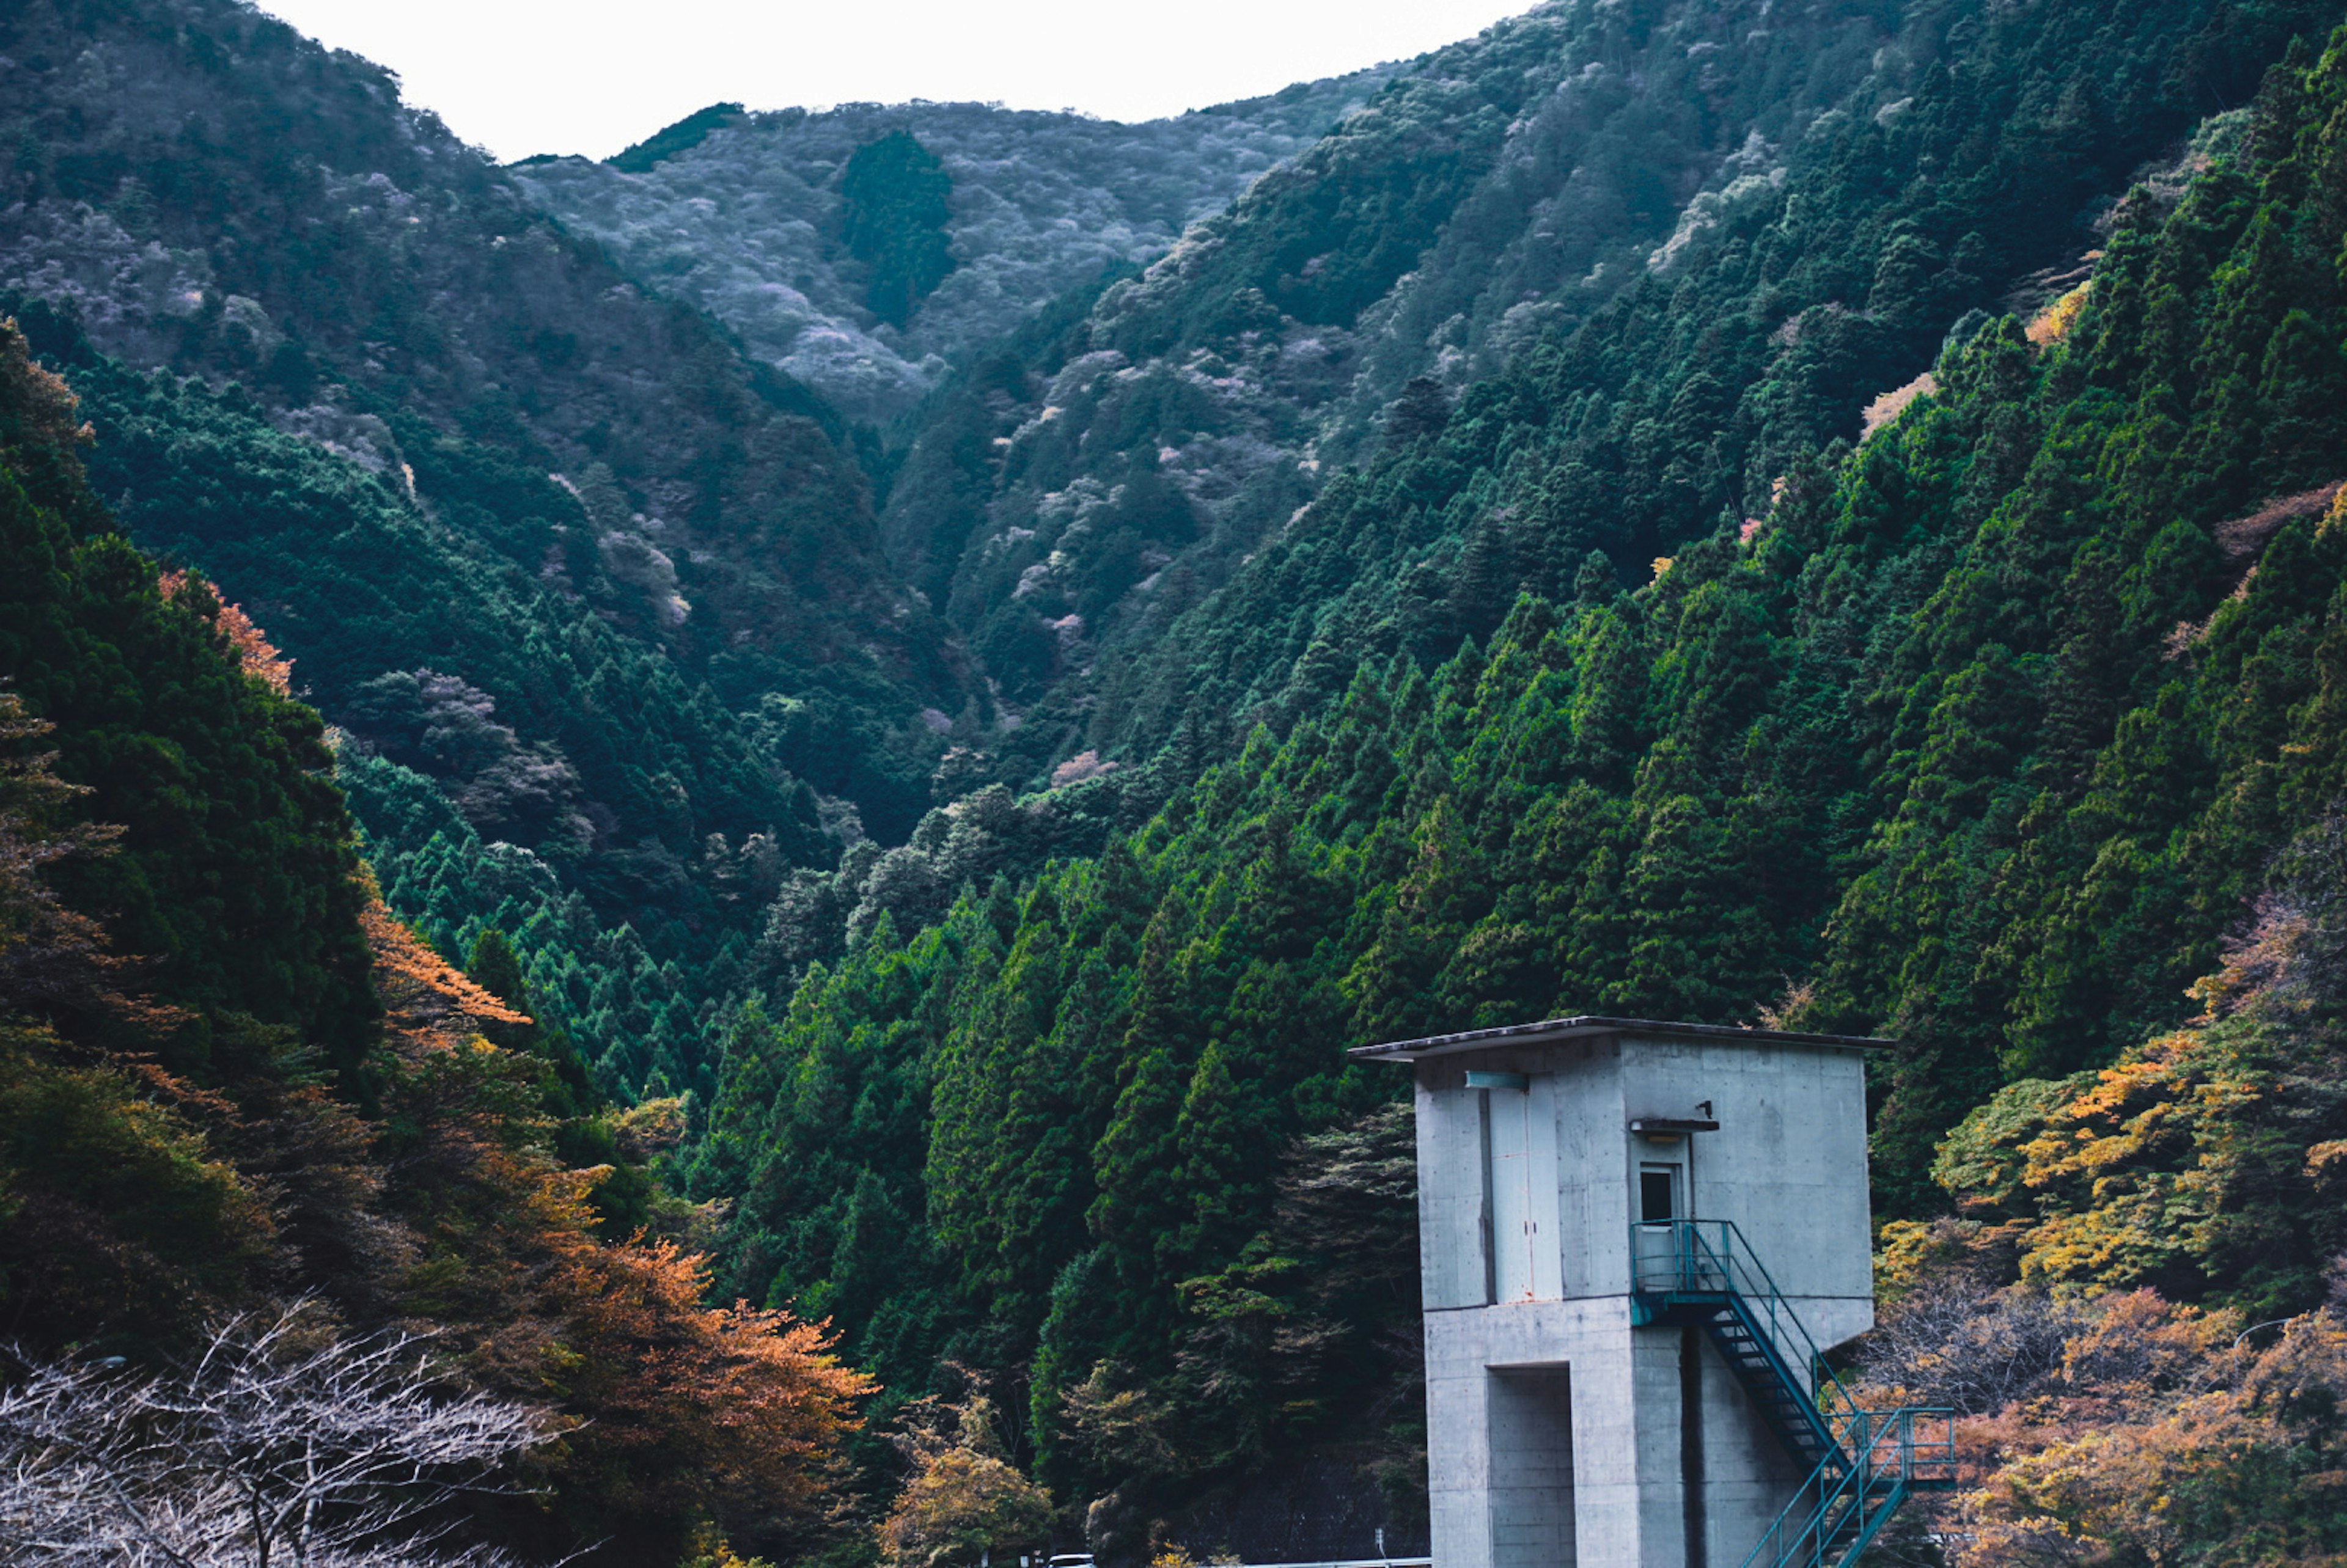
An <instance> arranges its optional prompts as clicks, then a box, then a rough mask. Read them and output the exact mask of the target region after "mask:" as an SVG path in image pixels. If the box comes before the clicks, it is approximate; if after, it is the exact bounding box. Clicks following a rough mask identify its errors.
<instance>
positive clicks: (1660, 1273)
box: [1630, 1220, 1956, 1568]
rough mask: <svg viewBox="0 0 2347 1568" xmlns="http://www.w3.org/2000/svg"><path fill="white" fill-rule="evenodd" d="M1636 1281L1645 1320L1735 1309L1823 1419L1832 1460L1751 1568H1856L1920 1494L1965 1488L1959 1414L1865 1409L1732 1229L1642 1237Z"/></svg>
mask: <svg viewBox="0 0 2347 1568" xmlns="http://www.w3.org/2000/svg"><path fill="white" fill-rule="evenodd" d="M1630 1274H1631V1292H1632V1299H1633V1301H1634V1302H1635V1303H1637V1304H1638V1319H1637V1320H1639V1321H1645V1322H1652V1321H1654V1320H1655V1318H1656V1317H1659V1316H1660V1315H1661V1314H1663V1313H1665V1312H1667V1311H1669V1310H1670V1309H1671V1308H1672V1307H1696V1308H1704V1307H1712V1308H1719V1307H1725V1308H1727V1310H1729V1311H1731V1312H1732V1313H1734V1315H1735V1317H1737V1320H1738V1321H1739V1322H1740V1323H1742V1324H1743V1325H1745V1327H1746V1331H1747V1332H1748V1333H1750V1334H1751V1335H1753V1336H1754V1337H1756V1339H1757V1342H1758V1346H1759V1348H1760V1349H1761V1351H1762V1352H1763V1354H1764V1355H1765V1357H1766V1358H1767V1359H1768V1363H1769V1365H1770V1368H1771V1370H1772V1373H1773V1375H1774V1376H1775V1377H1776V1378H1778V1380H1779V1381H1780V1383H1782V1384H1783V1385H1784V1386H1785V1387H1786V1388H1788V1389H1789V1390H1791V1391H1792V1392H1794V1393H1796V1394H1799V1395H1803V1396H1806V1397H1807V1398H1808V1399H1809V1400H1810V1401H1811V1404H1812V1406H1813V1407H1814V1412H1815V1415H1816V1418H1817V1420H1816V1428H1815V1430H1817V1431H1818V1434H1819V1437H1821V1438H1823V1439H1824V1440H1825V1442H1824V1447H1825V1453H1824V1456H1823V1457H1822V1458H1821V1459H1819V1461H1818V1464H1817V1468H1816V1469H1815V1470H1813V1471H1810V1473H1809V1479H1808V1480H1807V1481H1804V1482H1802V1484H1801V1488H1800V1490H1799V1491H1797V1492H1795V1493H1794V1494H1793V1500H1792V1501H1790V1502H1788V1503H1787V1504H1786V1505H1785V1507H1784V1508H1783V1509H1782V1510H1781V1511H1780V1512H1778V1515H1777V1517H1776V1519H1775V1520H1773V1521H1772V1522H1770V1523H1769V1525H1768V1530H1767V1531H1766V1532H1763V1533H1762V1535H1761V1538H1760V1540H1759V1541H1758V1542H1756V1543H1755V1544H1754V1546H1753V1548H1752V1550H1751V1552H1750V1553H1747V1555H1746V1557H1745V1559H1744V1563H1743V1568H1850V1564H1851V1563H1854V1562H1855V1561H1856V1560H1857V1557H1858V1555H1859V1553H1861V1552H1863V1551H1864V1550H1865V1549H1866V1547H1867V1545H1868V1543H1869V1542H1871V1541H1872V1540H1873V1539H1874V1537H1875V1534H1876V1532H1879V1531H1880V1530H1881V1528H1882V1525H1883V1523H1884V1522H1885V1521H1887V1520H1889V1519H1890V1517H1891V1514H1893V1513H1894V1512H1897V1511H1898V1509H1899V1507H1900V1505H1901V1503H1903V1502H1904V1501H1906V1500H1907V1497H1908V1494H1909V1493H1910V1492H1911V1491H1918V1490H1930V1491H1944V1490H1946V1489H1948V1488H1950V1487H1952V1486H1953V1485H1954V1484H1955V1482H1956V1441H1955V1412H1954V1411H1952V1410H1944V1409H1917V1408H1911V1407H1910V1408H1901V1409H1892V1410H1870V1409H1866V1408H1864V1407H1862V1406H1861V1405H1860V1404H1859V1402H1858V1400H1857V1399H1856V1398H1855V1397H1854V1396H1852V1394H1851V1393H1850V1388H1849V1386H1848V1385H1847V1384H1845V1383H1844V1382H1843V1381H1842V1380H1841V1378H1840V1375H1839V1374H1838V1373H1836V1372H1835V1371H1834V1369H1833V1368H1831V1367H1830V1366H1829V1365H1827V1363H1826V1360H1825V1358H1824V1357H1823V1355H1822V1354H1820V1353H1819V1349H1818V1347H1817V1342H1816V1341H1815V1340H1813V1339H1811V1338H1810V1337H1809V1330H1808V1329H1807V1328H1806V1327H1803V1326H1802V1324H1801V1320H1800V1318H1799V1316H1798V1315H1797V1314H1795V1312H1794V1311H1793V1308H1792V1304H1791V1302H1790V1301H1788V1299H1787V1298H1786V1296H1785V1294H1784V1292H1783V1291H1781V1290H1779V1289H1778V1288H1777V1282H1776V1281H1775V1280H1774V1279H1772V1278H1770V1277H1769V1275H1768V1269H1767V1268H1766V1267H1764V1266H1762V1265H1761V1263H1760V1260H1759V1258H1758V1257H1757V1256H1756V1255H1754V1254H1753V1251H1752V1248H1751V1246H1750V1245H1749V1244H1748V1243H1747V1242H1746V1241H1745V1239H1744V1236H1743V1234H1742V1233H1741V1232H1740V1231H1738V1230H1737V1228H1736V1226H1735V1225H1734V1224H1733V1223H1732V1222H1730V1221H1727V1220H1666V1221H1660V1222H1655V1223H1650V1224H1638V1225H1632V1226H1631V1227H1630Z"/></svg>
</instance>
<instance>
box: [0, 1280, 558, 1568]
mask: <svg viewBox="0 0 2347 1568" xmlns="http://www.w3.org/2000/svg"><path fill="white" fill-rule="evenodd" d="M311 1316H312V1315H311V1314H310V1313H308V1312H306V1311H304V1309H303V1308H302V1307H298V1306H297V1307H293V1308H292V1309H290V1310H287V1311H285V1312H283V1313H281V1314H279V1315H277V1316H276V1317H239V1318H235V1319H232V1320H231V1321H229V1322H227V1323H225V1324H222V1325H221V1326H220V1327H218V1328H216V1329H215V1330H214V1331H213V1332H212V1333H211V1334H210V1336H209V1337H208V1340H207V1342H206V1345H205V1347H204V1349H203V1351H202V1353H201V1354H200V1356H198V1357H197V1358H195V1359H194V1360H193V1361H191V1362H190V1363H189V1364H187V1365H186V1366H184V1367H182V1368H178V1369H176V1370H174V1371H171V1372H169V1373H166V1374H163V1375H159V1376H155V1375H146V1374H139V1373H133V1372H127V1371H123V1370H120V1369H119V1368H118V1367H117V1368H109V1367H108V1366H107V1365H105V1364H103V1363H100V1364H96V1365H93V1364H90V1363H87V1362H82V1361H63V1360H50V1359H44V1358H35V1357H31V1356H27V1355H24V1354H22V1353H17V1354H15V1356H14V1357H13V1358H14V1359H15V1362H16V1364H17V1367H18V1368H19V1369H20V1370H21V1376H19V1377H18V1378H16V1379H15V1382H14V1383H13V1385H12V1386H11V1387H9V1388H8V1389H5V1391H0V1563H5V1564H6V1565H8V1568H17V1565H18V1564H23V1565H25V1568H83V1565H84V1564H87V1565H90V1568H97V1565H100V1564H103V1565H105V1568H272V1563H282V1564H286V1565H288V1568H358V1565H360V1564H365V1565H366V1568H493V1565H495V1564H498V1563H502V1562H503V1561H504V1559H503V1558H502V1556H501V1554H499V1553H496V1552H494V1551H491V1550H487V1549H484V1548H478V1547H475V1548H470V1549H466V1550H461V1551H460V1550H456V1548H455V1547H454V1546H453V1545H451V1544H450V1542H449V1541H448V1536H449V1532H450V1530H451V1529H452V1528H453V1525H454V1523H455V1519H454V1516H453V1515H452V1514H451V1513H450V1512H449V1511H448V1509H447V1507H446V1505H447V1504H448V1502H449V1501H451V1500H452V1499H453V1498H455V1497H456V1495H457V1494H458V1493H460V1492H465V1491H493V1490H498V1488H497V1483H496V1481H495V1476H496V1473H497V1471H498V1469H499V1468H500V1467H501V1466H502V1465H503V1464H504V1463H505V1461H507V1460H509V1459H511V1458H512V1457H513V1456H515V1455H517V1454H518V1453H520V1452H521V1451H522V1450H525V1449H528V1448H529V1447H531V1446H533V1445H535V1444H537V1443H539V1442H542V1441H544V1440H546V1439H547V1438H548V1436H549V1435H550V1433H549V1430H548V1428H547V1426H546V1425H545V1423H544V1422H543V1420H542V1419H541V1418H540V1417H539V1416H538V1413H537V1412H534V1411H532V1410H530V1409H526V1408H525V1407H522V1406H519V1405H515V1404H511V1403H508V1402H507V1401H504V1400H500V1399H491V1398H488V1397H487V1396H484V1395H479V1394H452V1393H450V1392H449V1391H448V1390H447V1379H446V1376H445V1375H444V1374H443V1373H441V1372H440V1371H439V1370H437V1369H436V1368H435V1367H434V1366H433V1364H432V1360H431V1358H430V1356H429V1355H428V1353H427V1349H426V1346H425V1342H424V1341H422V1340H419V1339H417V1338H415V1337H413V1336H409V1335H403V1334H388V1335H383V1336H379V1337H374V1338H372V1339H367V1340H362V1341H349V1340H341V1339H336V1338H333V1337H330V1336H327V1335H324V1334H322V1333H320V1332H318V1331H317V1329H316V1327H315V1326H314V1324H313V1322H312V1321H311Z"/></svg>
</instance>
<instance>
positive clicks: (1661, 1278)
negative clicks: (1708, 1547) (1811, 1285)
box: [1630, 1220, 1863, 1458]
mask: <svg viewBox="0 0 2347 1568" xmlns="http://www.w3.org/2000/svg"><path fill="white" fill-rule="evenodd" d="M1656 1243H1661V1244H1662V1245H1659V1246H1657V1245H1655V1244H1656ZM1630 1270H1631V1279H1630V1288H1631V1289H1632V1290H1633V1291H1635V1292H1636V1293H1637V1294H1638V1295H1641V1296H1675V1297H1678V1298H1681V1299H1687V1298H1696V1299H1701V1298H1705V1297H1717V1298H1727V1297H1737V1298H1739V1299H1740V1301H1741V1303H1742V1305H1743V1306H1744V1307H1745V1309H1746V1315H1747V1317H1749V1318H1750V1319H1751V1321H1752V1324H1753V1327H1755V1328H1756V1329H1758V1331H1760V1332H1761V1333H1762V1334H1764V1335H1765V1336H1766V1337H1767V1341H1768V1344H1767V1348H1768V1350H1770V1351H1771V1352H1773V1354H1774V1356H1775V1358H1777V1360H1778V1362H1779V1363H1781V1367H1780V1374H1781V1375H1784V1376H1786V1377H1788V1379H1790V1380H1792V1381H1793V1383H1794V1386H1795V1387H1796V1388H1798V1389H1799V1390H1800V1391H1801V1392H1802V1393H1803V1394H1804V1395H1806V1396H1808V1397H1809V1399H1811V1400H1813V1401H1814V1402H1815V1405H1816V1407H1817V1411H1818V1418H1819V1424H1820V1430H1819V1437H1821V1438H1822V1439H1824V1440H1825V1442H1826V1445H1827V1447H1828V1449H1829V1450H1831V1449H1835V1448H1840V1447H1842V1446H1844V1445H1845V1444H1846V1443H1847V1442H1848V1440H1849V1433H1848V1431H1847V1430H1846V1429H1847V1428H1848V1427H1849V1425H1850V1421H1851V1420H1852V1419H1854V1418H1856V1417H1857V1416H1859V1415H1860V1414H1862V1413H1863V1409H1862V1408H1861V1407H1860V1404H1859V1402H1858V1400H1857V1399H1855V1398H1854V1397H1853V1396H1852V1395H1851V1393H1850V1389H1849V1386H1848V1385H1846V1384H1845V1383H1843V1382H1842V1380H1841V1378H1840V1375H1839V1374H1837V1373H1836V1372H1835V1371H1834V1369H1833V1368H1831V1367H1829V1366H1828V1365H1827V1363H1826V1359H1825V1356H1824V1353H1823V1352H1821V1351H1820V1350H1819V1348H1818V1345H1817V1341H1816V1340H1814V1339H1812V1338H1810V1337H1809V1329H1808V1328H1806V1327H1803V1326H1802V1323H1801V1320H1800V1318H1799V1317H1798V1316H1796V1315H1795V1313H1794V1311H1793V1307H1792V1303H1791V1302H1789V1301H1788V1300H1787V1299H1786V1298H1785V1293H1784V1292H1783V1291H1781V1290H1779V1289H1778V1288H1777V1282H1776V1280H1774V1279H1773V1278H1771V1277H1770V1276H1769V1274H1768V1269H1767V1268H1766V1267H1765V1266H1762V1264H1761V1262H1760V1259H1759V1257H1758V1255H1756V1254H1755V1253H1754V1252H1753V1250H1752V1245H1751V1244H1750V1243H1749V1242H1747V1241H1746V1240H1745V1239H1744V1233H1743V1232H1742V1231H1740V1230H1738V1229H1737V1228H1736V1222H1734V1221H1733V1220H1661V1221H1651V1222H1645V1223H1642V1224H1638V1225H1632V1226H1631V1227H1630ZM1829 1458H1830V1454H1829Z"/></svg>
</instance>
